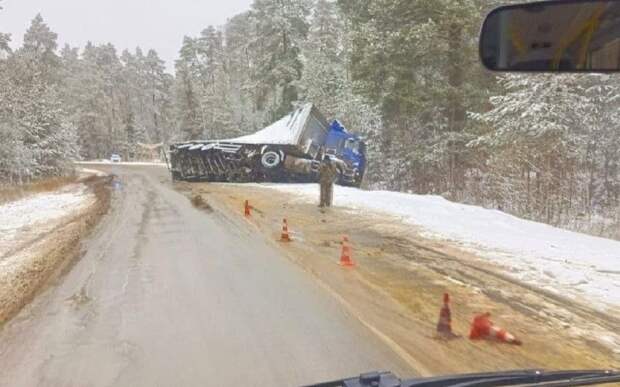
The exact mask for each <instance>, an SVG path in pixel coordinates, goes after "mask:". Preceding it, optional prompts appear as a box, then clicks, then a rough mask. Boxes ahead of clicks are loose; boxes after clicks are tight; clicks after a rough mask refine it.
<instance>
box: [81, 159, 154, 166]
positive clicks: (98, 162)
mask: <svg viewBox="0 0 620 387" xmlns="http://www.w3.org/2000/svg"><path fill="white" fill-rule="evenodd" d="M76 164H78V165H138V166H140V165H142V166H145V165H146V166H155V167H166V163H161V162H152V163H151V162H142V161H136V162H133V161H123V162H120V163H113V162H111V161H110V160H89V161H77V162H76Z"/></svg>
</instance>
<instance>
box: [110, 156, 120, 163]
mask: <svg viewBox="0 0 620 387" xmlns="http://www.w3.org/2000/svg"><path fill="white" fill-rule="evenodd" d="M110 161H111V162H113V163H120V162H121V161H122V159H121V156H120V155H117V154H113V155H112V156H110Z"/></svg>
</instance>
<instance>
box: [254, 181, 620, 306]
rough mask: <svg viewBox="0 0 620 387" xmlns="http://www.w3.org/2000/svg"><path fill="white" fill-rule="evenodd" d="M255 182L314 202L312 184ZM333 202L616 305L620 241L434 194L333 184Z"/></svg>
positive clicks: (566, 291)
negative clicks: (390, 219)
mask: <svg viewBox="0 0 620 387" xmlns="http://www.w3.org/2000/svg"><path fill="white" fill-rule="evenodd" d="M261 187H266V188H270V189H277V190H279V191H283V192H288V193H292V194H295V195H299V196H300V198H302V200H304V201H318V195H319V192H318V191H319V187H318V185H317V184H291V185H278V184H263V185H261ZM334 202H335V204H336V205H337V206H344V207H349V208H351V209H355V210H358V209H369V210H373V211H378V212H382V213H386V214H389V215H391V216H396V217H399V218H401V219H402V221H403V222H405V223H408V224H411V225H415V226H419V227H420V228H421V229H422V230H423V231H424V233H425V235H426V236H428V237H432V238H437V239H444V240H451V241H454V242H457V243H460V244H461V245H463V246H465V247H466V248H468V249H470V250H472V251H475V252H477V253H478V254H479V255H480V256H482V257H484V258H487V259H489V260H491V261H493V262H494V263H497V264H499V265H500V266H502V267H504V268H505V269H506V272H507V273H508V274H510V275H511V276H513V277H515V278H517V279H519V280H521V281H523V282H525V283H528V284H531V285H534V286H536V287H538V288H542V289H545V290H548V291H552V292H555V293H558V294H562V295H564V296H578V297H582V298H583V299H585V300H587V301H589V302H591V303H592V304H593V305H594V306H597V307H598V308H600V309H606V308H607V307H612V306H613V307H618V306H620V242H619V241H614V240H610V239H605V238H597V237H593V236H589V235H585V234H580V233H576V232H572V231H567V230H563V229H559V228H556V227H552V226H549V225H546V224H542V223H537V222H532V221H528V220H524V219H520V218H517V217H515V216H512V215H508V214H506V213H504V212H501V211H496V210H488V209H484V208H481V207H476V206H469V205H463V204H458V203H454V202H450V201H448V200H446V199H444V198H442V197H439V196H429V195H411V194H404V193H398V192H388V191H362V190H359V189H354V188H346V187H339V186H337V187H336V189H335V197H334Z"/></svg>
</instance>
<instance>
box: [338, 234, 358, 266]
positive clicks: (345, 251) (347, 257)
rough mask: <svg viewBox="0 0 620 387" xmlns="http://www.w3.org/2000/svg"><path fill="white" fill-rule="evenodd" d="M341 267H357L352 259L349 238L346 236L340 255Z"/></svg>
mask: <svg viewBox="0 0 620 387" xmlns="http://www.w3.org/2000/svg"><path fill="white" fill-rule="evenodd" d="M340 265H341V266H347V267H352V266H355V262H353V259H351V246H350V245H349V237H348V236H346V235H344V236H343V237H342V252H341V254H340Z"/></svg>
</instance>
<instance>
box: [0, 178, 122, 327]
mask: <svg viewBox="0 0 620 387" xmlns="http://www.w3.org/2000/svg"><path fill="white" fill-rule="evenodd" d="M110 179H111V177H107V176H96V175H92V176H86V177H84V178H82V179H80V180H78V181H77V182H75V183H71V184H70V185H68V186H65V187H63V188H62V189H65V190H66V189H78V188H79V189H81V190H83V191H84V194H83V198H82V199H80V200H81V201H80V202H76V203H75V204H72V206H70V207H68V208H67V209H66V211H64V210H63V211H64V212H61V213H62V215H59V216H56V217H54V218H53V219H51V220H49V221H46V220H37V221H33V222H32V224H25V225H24V226H23V227H21V228H20V230H19V231H18V232H17V233H16V235H15V236H14V237H13V238H11V240H9V241H6V242H7V243H5V245H4V246H3V249H2V254H0V255H1V257H0V324H4V323H6V322H7V321H8V320H10V319H11V318H12V317H13V316H15V315H16V314H17V313H18V312H19V311H20V310H21V308H22V307H23V306H25V305H26V304H28V303H29V302H30V301H31V300H32V299H33V298H34V297H35V296H36V295H37V294H39V293H40V292H41V291H42V290H43V289H44V288H45V287H46V285H48V284H50V283H51V282H52V280H53V279H54V278H55V277H57V276H59V275H61V274H62V273H64V272H65V271H66V270H67V269H68V267H70V265H71V263H72V262H73V261H74V259H76V258H77V257H79V255H80V253H81V251H80V241H81V240H82V239H83V238H85V237H87V236H88V235H89V233H90V232H91V231H92V230H93V228H94V227H95V225H96V224H97V223H98V222H99V220H100V218H101V217H102V216H103V215H104V214H105V213H106V212H107V211H108V208H109V205H110V192H109V188H108V185H109V182H110ZM82 185H83V187H82ZM74 186H75V187H74ZM27 199H28V198H26V200H27Z"/></svg>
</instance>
